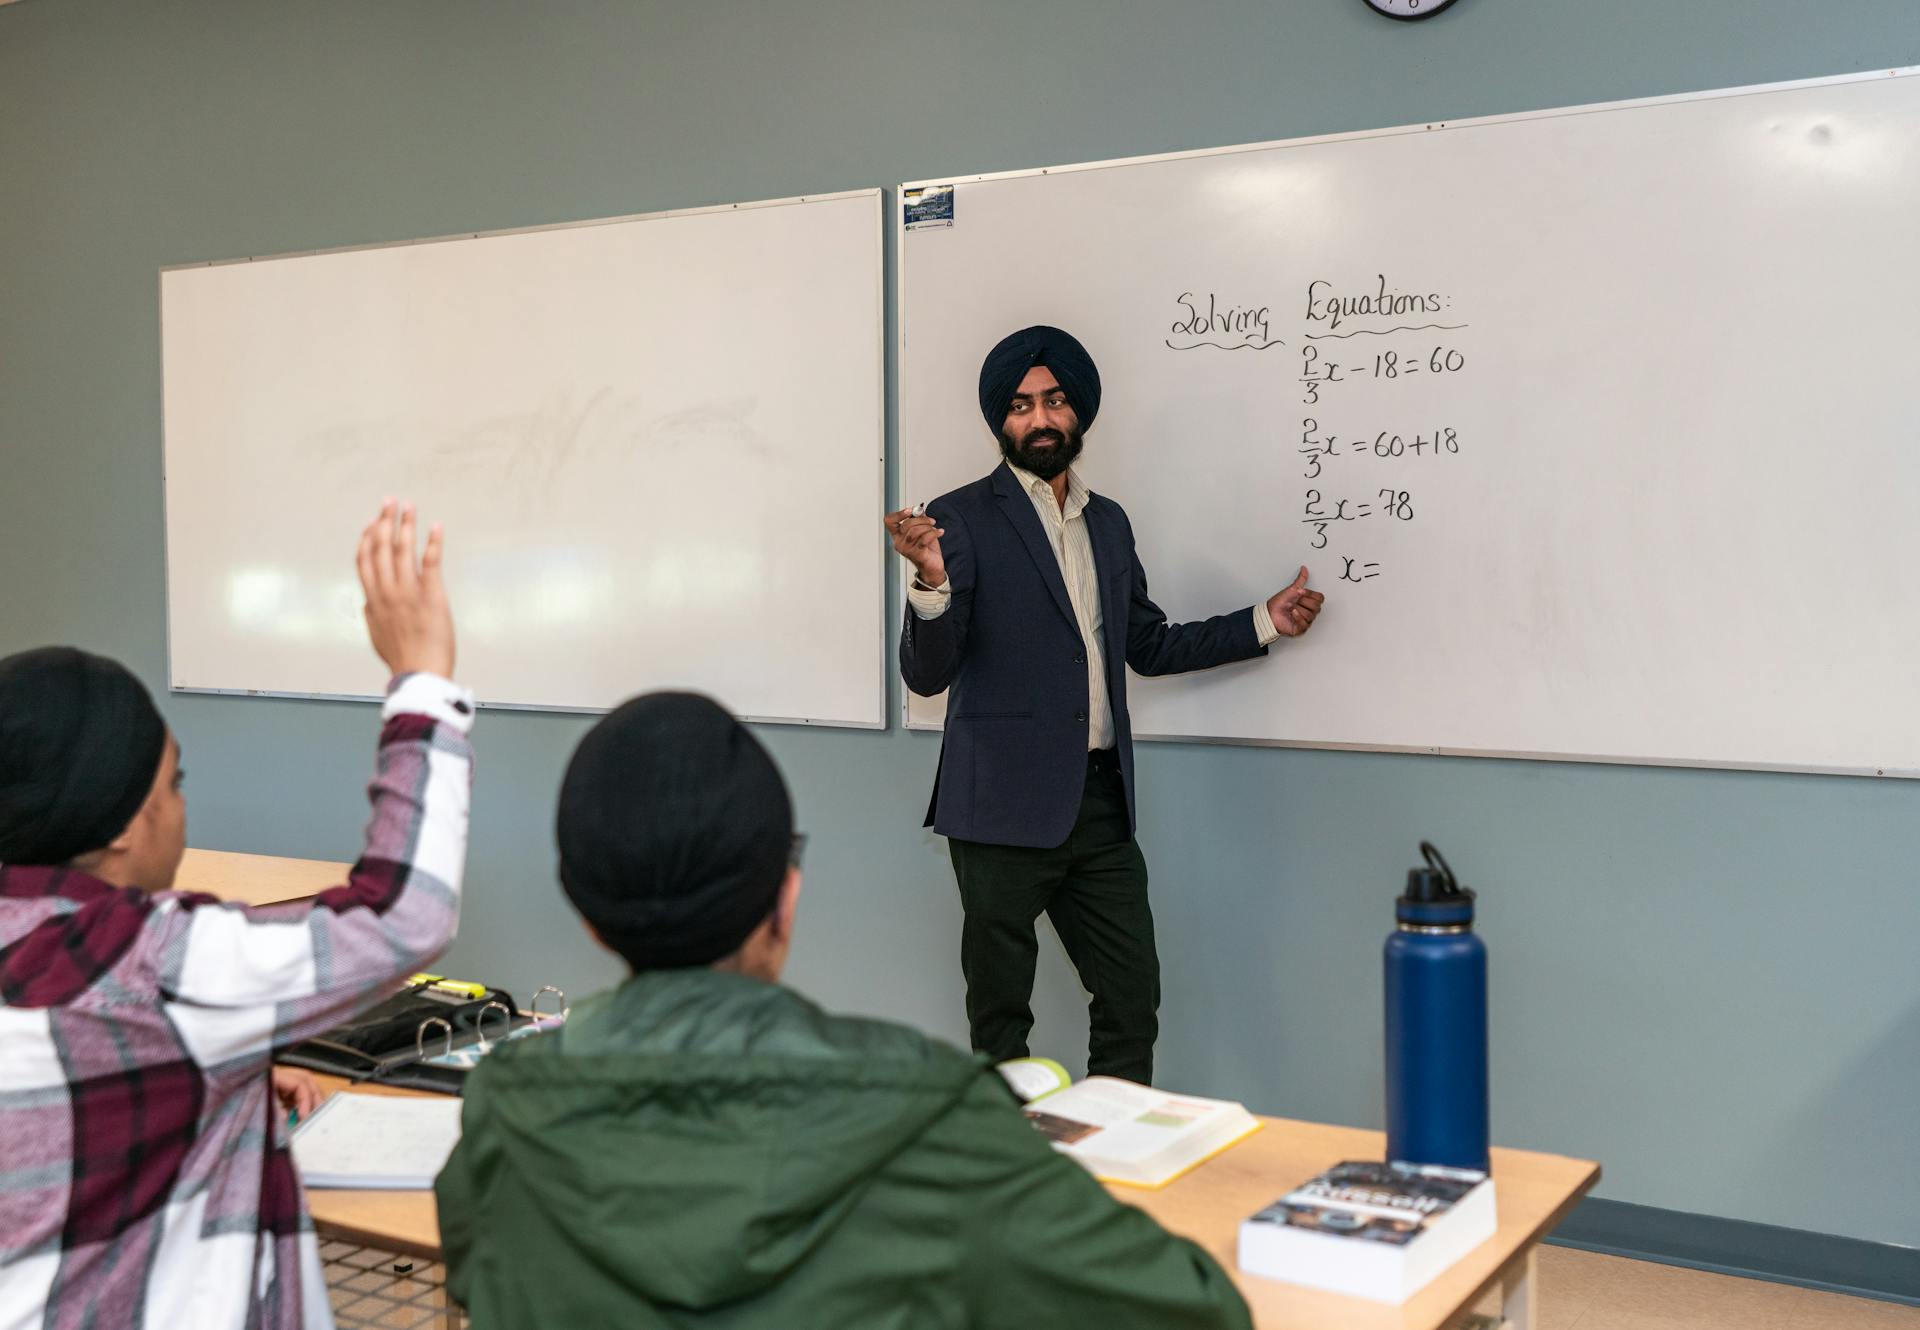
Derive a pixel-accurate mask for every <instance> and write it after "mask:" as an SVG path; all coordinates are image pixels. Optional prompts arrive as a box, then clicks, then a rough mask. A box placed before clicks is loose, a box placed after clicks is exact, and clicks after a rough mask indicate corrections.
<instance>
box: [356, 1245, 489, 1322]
mask: <svg viewBox="0 0 1920 1330" xmlns="http://www.w3.org/2000/svg"><path fill="white" fill-rule="evenodd" d="M320 1258H321V1259H322V1260H323V1261H325V1262H326V1263H327V1297H328V1299H329V1300H330V1301H331V1302H332V1303H333V1319H334V1324H335V1325H336V1326H337V1327H338V1330H443V1327H444V1326H445V1315H444V1309H445V1307H446V1305H447V1292H446V1289H445V1288H443V1287H442V1284H443V1283H444V1282H445V1280H446V1271H445V1270H444V1269H443V1268H442V1267H441V1266H439V1265H437V1264H435V1263H433V1262H431V1261H413V1260H410V1259H409V1258H408V1257H405V1256H396V1255H395V1254H394V1253H392V1252H390V1251H379V1250H376V1249H375V1248H372V1247H358V1246H355V1245H354V1244H353V1243H350V1242H322V1243H321V1244H320ZM456 1315H457V1313H456ZM460 1319H461V1320H463V1321H464V1320H465V1318H464V1317H461V1318H460Z"/></svg>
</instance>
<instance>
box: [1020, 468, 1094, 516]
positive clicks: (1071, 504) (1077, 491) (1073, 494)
mask: <svg viewBox="0 0 1920 1330" xmlns="http://www.w3.org/2000/svg"><path fill="white" fill-rule="evenodd" d="M1007 470H1009V471H1011V472H1013V478H1014V479H1015V480H1017V481H1019V482H1020V484H1021V487H1022V488H1023V489H1025V490H1026V491H1027V493H1028V494H1030V495H1032V496H1033V497H1034V498H1036V499H1044V500H1046V502H1047V503H1049V504H1051V503H1052V502H1053V484H1052V482H1050V481H1045V480H1042V479H1040V477H1038V476H1036V475H1034V474H1033V472H1031V471H1029V470H1027V469H1026V468H1025V467H1019V466H1015V465H1014V464H1013V463H1012V462H1008V463H1007ZM1092 497H1093V491H1092V490H1090V489H1088V488H1087V482H1086V481H1084V480H1082V479H1080V473H1079V472H1078V471H1076V470H1074V469H1073V468H1072V467H1068V468H1067V501H1066V502H1065V503H1064V504H1062V505H1061V507H1060V517H1061V519H1062V520H1063V521H1072V520H1073V519H1074V518H1076V517H1078V516H1080V514H1081V512H1082V511H1083V510H1084V509H1085V508H1086V506H1087V500H1089V499H1091V498H1092Z"/></svg>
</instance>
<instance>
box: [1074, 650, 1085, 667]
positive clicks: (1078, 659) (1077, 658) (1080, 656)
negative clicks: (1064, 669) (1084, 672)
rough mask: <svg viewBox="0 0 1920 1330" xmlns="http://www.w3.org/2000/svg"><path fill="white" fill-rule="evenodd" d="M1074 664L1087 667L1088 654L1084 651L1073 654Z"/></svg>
mask: <svg viewBox="0 0 1920 1330" xmlns="http://www.w3.org/2000/svg"><path fill="white" fill-rule="evenodd" d="M1073 663H1074V664H1075V665H1085V664H1086V663H1087V653H1086V652H1084V651H1076V652H1074V653H1073Z"/></svg>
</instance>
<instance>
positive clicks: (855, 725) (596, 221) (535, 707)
mask: <svg viewBox="0 0 1920 1330" xmlns="http://www.w3.org/2000/svg"><path fill="white" fill-rule="evenodd" d="M843 199H872V200H873V201H874V204H875V212H874V219H873V221H874V241H875V246H874V248H875V252H876V255H877V257H878V260H879V269H878V271H877V272H876V273H875V274H874V277H875V283H874V342H873V355H874V362H875V368H876V369H877V370H878V380H877V381H878V383H879V385H880V396H879V398H878V399H877V400H876V401H875V402H874V423H875V425H876V426H877V427H878V428H877V429H876V431H875V434H876V437H877V439H878V441H879V444H880V451H879V452H878V453H877V454H876V455H875V458H874V475H873V490H874V500H875V502H876V503H877V504H880V505H882V506H884V505H885V503H886V498H887V423H888V421H887V271H886V264H887V254H886V250H887V232H886V206H887V199H886V191H885V190H884V189H880V188H878V187H875V188H870V189H846V190H840V191H838V192H836V193H829V194H798V195H794V196H793V197H790V198H784V199H759V200H755V201H753V202H750V203H716V204H710V205H708V206H706V207H700V208H665V209H662V210H660V211H658V212H637V213H628V214H625V215H623V216H620V217H589V218H584V219H582V220H580V221H574V222H551V223H548V224H546V225H541V226H511V227H504V228H502V229H500V230H495V231H456V232H453V233H452V234H449V235H441V236H425V237H421V238H419V239H413V240H379V241H371V242H369V243H367V244H361V245H335V246H333V247H331V248H328V249H293V250H287V251H285V252H283V253H278V254H256V255H250V256H248V257H246V258H238V259H210V260H205V261H203V262H199V263H172V264H166V265H164V266H162V267H161V268H160V270H159V272H158V273H157V274H156V276H155V278H154V283H155V304H156V306H157V309H156V318H157V322H158V328H159V333H160V498H161V536H162V538H161V551H160V556H161V562H160V572H161V576H162V578H163V579H164V580H165V583H166V595H167V603H166V615H167V659H166V668H167V691H168V692H169V693H181V694H199V695H203V696H208V697H278V698H291V699H294V700H296V701H302V702H382V701H384V700H385V698H384V695H376V694H373V693H300V692H283V691H280V690H278V689H266V688H192V687H188V688H180V687H175V686H174V683H173V605H172V596H173V576H172V568H171V567H170V566H169V560H170V559H171V557H172V554H171V551H170V548H169V542H168V541H167V540H166V538H165V535H166V532H167V530H168V529H169V524H170V523H171V521H172V514H171V513H170V512H168V511H167V503H168V500H169V491H168V489H167V483H166V481H167V453H166V421H167V369H166V359H167V313H166V301H165V297H164V283H163V279H164V277H165V276H166V274H167V273H170V272H187V271H191V270H194V269H199V268H226V267H232V266H234V265H236V264H242V263H265V262H268V261H270V260H276V259H306V258H316V257H318V256H320V255H323V254H356V253H360V252H362V251H364V250H373V249H407V248H411V247H413V246H416V245H447V244H458V243H460V242H462V241H468V240H491V239H494V238H496V237H499V236H519V235H534V234H538V233H541V232H546V231H574V230H579V229H581V228H584V227H592V226H620V225H624V224H626V223H628V222H654V221H663V220H665V219H667V218H670V217H698V216H702V215H705V214H709V213H724V212H746V211H751V210H754V209H759V208H787V207H792V206H795V205H797V204H803V203H833V202H837V201H840V200H843ZM888 553H889V551H887V550H885V549H882V550H881V551H880V555H879V562H878V567H877V569H876V571H877V572H878V574H879V575H878V576H877V577H875V578H874V583H873V594H874V598H875V599H876V600H877V601H878V602H879V613H878V616H877V618H878V621H879V623H880V629H881V632H880V641H879V643H878V644H877V647H876V649H877V650H878V651H879V653H880V707H879V719H878V720H871V721H868V720H815V719H813V718H811V717H808V716H748V715H738V716H736V717H735V718H736V719H738V720H741V721H746V722H750V723H753V724H764V725H815V726H819V727H821V728H823V729H829V728H830V729H846V730H885V729H888V728H890V725H891V722H890V721H889V720H888V716H887V702H888V698H889V691H888V682H887V667H888V665H889V664H890V663H891V662H890V658H889V656H888V654H887V631H886V627H887V563H886V555H887V554H888ZM474 705H475V706H477V707H479V708H480V709H482V710H485V711H537V712H552V713H554V714H557V715H583V716H604V715H606V714H607V712H608V711H610V710H611V709H612V708H609V707H575V706H558V705H550V704H545V703H539V702H487V701H483V700H478V699H476V701H475V703H474Z"/></svg>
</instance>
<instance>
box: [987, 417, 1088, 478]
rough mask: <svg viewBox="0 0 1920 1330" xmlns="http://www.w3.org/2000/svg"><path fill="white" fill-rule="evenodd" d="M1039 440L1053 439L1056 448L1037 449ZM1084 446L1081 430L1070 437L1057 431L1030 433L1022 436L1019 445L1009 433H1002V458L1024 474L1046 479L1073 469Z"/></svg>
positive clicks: (1030, 431) (1069, 434) (1035, 431)
mask: <svg viewBox="0 0 1920 1330" xmlns="http://www.w3.org/2000/svg"><path fill="white" fill-rule="evenodd" d="M1035 439H1052V440H1053V441H1054V444H1053V447H1051V448H1035V447H1034V446H1033V441H1034V440H1035ZM1080 446H1081V438H1080V431H1079V430H1077V429H1076V430H1073V431H1072V432H1071V433H1068V434H1066V435H1062V434H1061V433H1060V431H1059V430H1057V429H1034V430H1028V431H1027V432H1026V433H1025V434H1022V435H1021V436H1020V440H1019V442H1018V443H1016V442H1014V439H1013V436H1012V435H1011V434H1009V433H1007V432H1006V431H1005V430H1002V431H1001V432H1000V455H1001V456H1002V457H1004V458H1006V459H1007V460H1008V461H1009V462H1011V463H1013V464H1014V465H1015V466H1017V467H1019V468H1020V469H1021V470H1022V471H1030V472H1032V473H1033V474H1034V475H1036V476H1038V477H1040V479H1042V480H1052V479H1053V478H1054V477H1055V476H1057V475H1060V474H1061V473H1062V472H1064V471H1065V470H1066V469H1067V468H1068V467H1070V466H1072V465H1073V461H1074V459H1075V458H1076V457H1078V456H1080Z"/></svg>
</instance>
